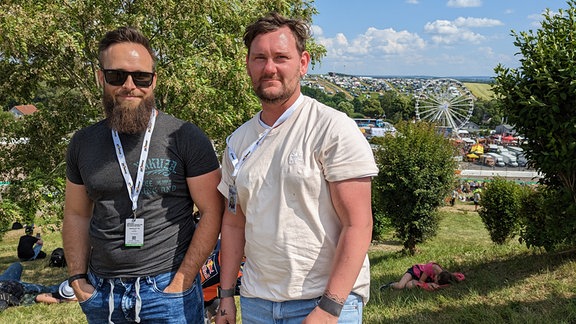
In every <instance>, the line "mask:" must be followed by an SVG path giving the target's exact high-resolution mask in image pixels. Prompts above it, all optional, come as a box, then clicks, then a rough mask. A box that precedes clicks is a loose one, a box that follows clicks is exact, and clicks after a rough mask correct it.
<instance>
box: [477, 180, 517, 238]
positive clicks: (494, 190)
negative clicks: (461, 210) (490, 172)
mask: <svg viewBox="0 0 576 324" xmlns="http://www.w3.org/2000/svg"><path fill="white" fill-rule="evenodd" d="M520 191H521V190H520V185H518V184H516V183H515V182H513V181H507V180H505V179H504V178H501V177H497V178H495V179H494V180H493V181H492V182H491V183H490V184H489V185H488V186H487V188H486V189H485V190H484V191H483V192H482V193H481V195H480V196H481V199H480V209H479V210H478V213H479V214H480V218H481V219H482V222H484V226H486V229H487V230H488V233H489V234H490V239H492V242H494V243H496V244H504V243H506V242H507V241H508V240H509V239H510V238H512V237H513V236H514V235H516V234H518V230H519V217H518V212H519V207H520Z"/></svg>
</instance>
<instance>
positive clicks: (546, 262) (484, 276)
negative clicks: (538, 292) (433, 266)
mask: <svg viewBox="0 0 576 324" xmlns="http://www.w3.org/2000/svg"><path fill="white" fill-rule="evenodd" d="M404 257H405V255H404V254H402V253H398V252H397V253H386V254H382V255H377V256H376V257H374V258H372V259H371V260H370V262H371V264H372V265H375V264H379V263H381V262H386V261H387V260H392V259H399V258H404ZM574 260H576V249H575V250H569V251H562V252H557V253H542V254H533V253H529V252H527V253H524V254H520V255H514V256H510V257H507V258H506V259H501V260H492V261H489V262H481V261H479V262H468V263H466V262H465V263H460V264H459V267H458V268H456V269H450V271H456V272H462V273H464V274H465V276H466V280H465V281H463V282H462V283H460V284H458V285H457V286H462V285H466V286H469V288H473V289H474V290H475V291H478V293H480V294H488V293H489V292H491V291H493V290H499V289H501V288H502V287H503V286H504V285H507V286H510V285H514V284H515V283H517V282H519V281H522V280H524V279H526V278H528V277H530V276H532V275H534V274H537V273H540V272H543V271H546V272H551V271H554V270H555V269H556V268H558V267H560V266H562V265H563V264H565V263H567V262H570V261H574ZM401 276H402V274H400V275H398V276H396V277H389V276H375V277H373V278H372V283H373V286H372V287H373V293H375V294H378V293H379V292H378V288H379V287H380V285H382V284H383V283H388V282H390V281H395V280H398V279H399V278H400V277H401ZM374 284H375V285H374ZM452 288H454V287H451V288H450V289H452Z"/></svg>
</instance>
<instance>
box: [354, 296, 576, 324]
mask: <svg viewBox="0 0 576 324" xmlns="http://www.w3.org/2000/svg"><path fill="white" fill-rule="evenodd" d="M407 302H409V303H414V302H416V301H414V300H412V301H407ZM437 306H438V307H434V309H430V310H418V311H412V312H410V314H407V315H400V316H396V315H394V314H390V313H388V314H386V315H385V316H384V315H377V314H374V313H372V314H369V315H368V316H365V319H364V320H365V322H366V323H369V324H373V323H374V324H375V323H395V324H397V323H418V322H423V321H426V322H428V323H445V324H446V323H448V324H450V323H522V324H524V323H576V299H574V298H566V297H564V296H549V297H548V298H547V299H544V300H539V301H526V302H517V301H514V302H511V303H503V304H502V305H497V306H494V305H485V304H484V305H472V306H463V307H454V306H446V305H442V302H441V301H439V302H438V305H437Z"/></svg>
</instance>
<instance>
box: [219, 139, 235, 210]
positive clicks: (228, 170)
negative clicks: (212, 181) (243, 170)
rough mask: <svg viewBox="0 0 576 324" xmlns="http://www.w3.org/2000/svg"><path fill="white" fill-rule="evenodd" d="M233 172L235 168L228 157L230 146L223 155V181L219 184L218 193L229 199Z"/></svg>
mask: <svg viewBox="0 0 576 324" xmlns="http://www.w3.org/2000/svg"><path fill="white" fill-rule="evenodd" d="M232 170H234V166H233V165H232V162H231V161H230V158H229V157H228V146H227V147H226V150H224V153H223V154H222V179H221V180H220V183H219V184H218V191H220V193H221V194H222V195H223V196H224V197H226V199H228V189H229V188H230V186H231V185H232V183H233V180H232Z"/></svg>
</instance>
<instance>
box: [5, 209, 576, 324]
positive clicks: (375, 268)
mask: <svg viewBox="0 0 576 324" xmlns="http://www.w3.org/2000/svg"><path fill="white" fill-rule="evenodd" d="M441 212H442V221H441V222H440V230H439V233H438V236H437V237H435V238H434V239H432V240H431V241H429V242H427V243H425V244H421V245H419V246H418V248H419V253H418V254H417V255H415V256H409V255H404V254H402V253H400V250H401V248H402V245H401V243H400V242H398V241H397V240H396V239H394V237H393V235H392V233H390V234H389V237H387V238H386V240H385V241H383V242H375V243H374V244H373V245H372V247H371V248H370V251H369V257H370V264H371V278H372V279H371V282H372V284H371V296H370V301H369V303H368V305H367V306H366V308H365V311H364V323H367V324H380V323H449V324H451V323H454V324H456V323H513V324H514V323H518V324H520V323H522V324H524V323H534V324H536V323H576V277H575V276H574V275H573V274H574V273H576V250H568V251H562V252H555V253H545V252H543V251H540V250H530V249H527V248H526V247H525V246H524V245H522V244H519V243H518V242H517V241H516V240H514V241H511V242H509V243H507V244H504V245H495V244H493V243H492V242H491V241H490V237H489V235H488V232H487V231H486V229H485V228H484V225H483V224H482V221H481V220H480V217H479V216H478V213H476V212H474V206H473V204H472V203H470V202H460V201H457V202H456V206H455V207H445V208H444V209H443V210H442V211H441ZM22 234H23V230H17V231H10V232H8V233H7V235H6V236H5V237H4V239H3V240H2V241H0V271H3V270H4V269H6V267H7V266H8V265H9V264H10V263H11V262H14V261H16V260H17V259H16V257H15V254H16V252H15V251H16V245H17V241H18V237H19V236H20V235H22ZM42 237H43V238H44V239H45V242H46V243H45V245H46V246H45V249H46V251H47V252H48V253H49V252H50V251H51V250H52V249H54V248H55V247H58V246H61V238H60V233H44V232H43V233H42ZM429 261H436V262H438V263H440V264H441V265H443V266H445V267H446V268H447V269H448V270H450V271H458V272H462V273H464V274H465V276H466V280H464V281H463V282H461V283H459V284H456V285H453V286H452V287H448V288H445V289H442V290H439V291H434V292H428V291H424V290H420V289H415V290H390V289H388V290H385V291H382V292H381V291H379V289H378V288H379V287H380V286H381V285H382V284H385V283H388V282H390V281H395V280H398V279H399V278H400V277H401V276H402V274H403V273H404V272H405V271H406V269H407V268H408V267H410V266H411V265H412V264H415V263H426V262H429ZM24 267H25V270H24V275H23V278H22V279H23V280H25V281H29V282H38V283H43V284H54V283H59V282H60V281H61V280H63V279H64V278H66V272H65V270H64V269H54V268H49V267H48V266H47V262H46V261H45V260H38V261H31V262H25V263H24ZM85 322H86V320H85V317H84V315H83V314H82V311H81V310H80V307H79V305H78V304H77V303H62V304H54V305H40V304H34V305H31V306H19V307H10V308H8V309H7V310H5V311H3V312H1V313H0V323H85Z"/></svg>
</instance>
